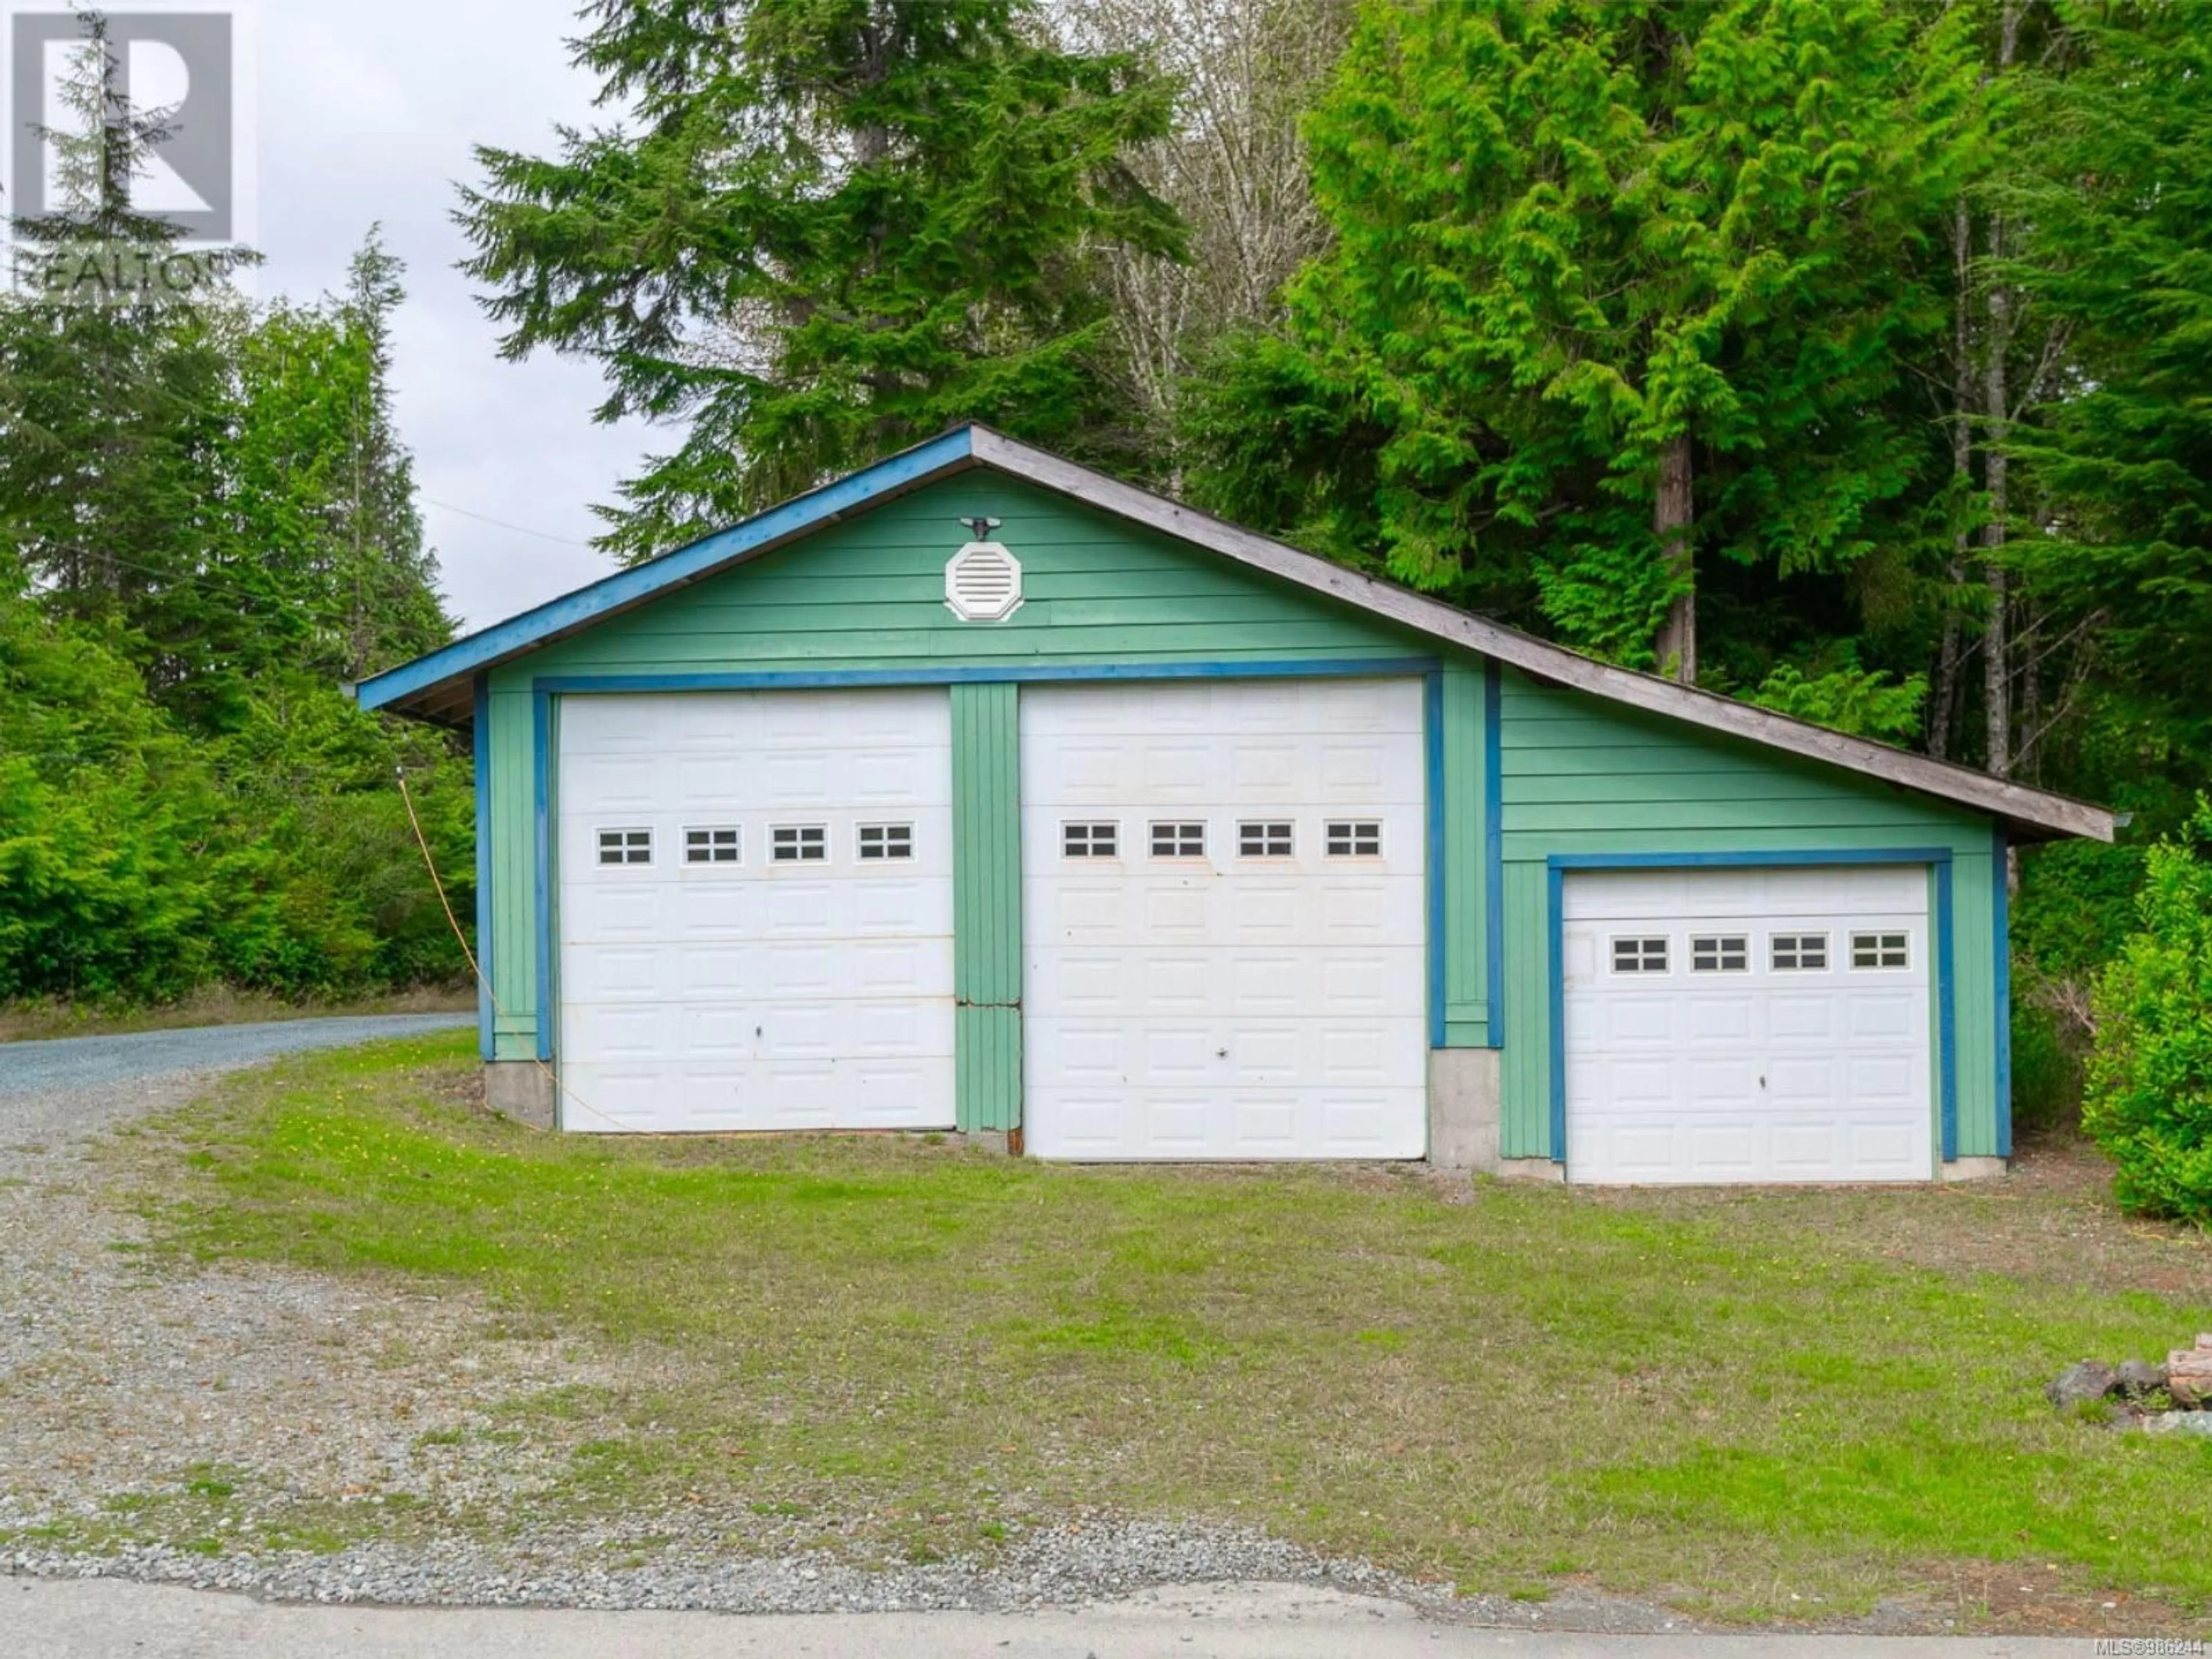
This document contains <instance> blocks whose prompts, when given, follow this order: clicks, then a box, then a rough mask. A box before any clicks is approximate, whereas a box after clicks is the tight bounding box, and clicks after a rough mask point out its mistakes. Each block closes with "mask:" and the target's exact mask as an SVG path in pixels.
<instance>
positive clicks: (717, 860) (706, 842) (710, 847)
mask: <svg viewBox="0 0 2212 1659" xmlns="http://www.w3.org/2000/svg"><path fill="white" fill-rule="evenodd" d="M737 861H738V832H737V829H735V827H732V828H728V829H686V830H685V831H684V863H686V864H735V863H736V862H737Z"/></svg>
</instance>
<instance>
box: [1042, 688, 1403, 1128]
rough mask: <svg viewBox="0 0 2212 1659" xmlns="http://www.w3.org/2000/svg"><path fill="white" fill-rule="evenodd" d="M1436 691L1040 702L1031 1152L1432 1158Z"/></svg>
mask: <svg viewBox="0 0 2212 1659" xmlns="http://www.w3.org/2000/svg"><path fill="white" fill-rule="evenodd" d="M1421 726H1422V695H1421V687H1420V685H1419V683H1418V682H1406V681H1353V682H1342V681H1336V682H1332V681H1261V682H1244V683H1241V684H1240V683H1235V682H1222V681H1214V682H1209V683H1206V684H1169V685H1128V686H1085V687H1047V688H1038V689H1035V690H1031V689H1028V688H1024V690H1023V692H1022V699H1021V750H1022V794H1023V860H1024V864H1023V868H1024V884H1023V907H1024V918H1025V921H1024V927H1025V929H1026V933H1027V944H1028V949H1027V953H1026V955H1027V981H1026V983H1025V985H1024V1003H1025V1006H1026V1008H1027V1010H1028V1013H1027V1018H1026V1022H1025V1036H1024V1079H1025V1086H1024V1111H1023V1115H1024V1129H1025V1134H1026V1138H1027V1145H1028V1147H1029V1149H1030V1151H1031V1152H1035V1153H1036V1154H1037V1155H1038V1156H1041V1157H1046V1158H1096V1159H1109V1158H1239V1159H1241V1158H1419V1157H1420V1156H1421V1155H1422V1152H1424V1150H1425V1143H1426V1119H1425V1109H1424V1098H1425V1091H1424V1084H1425V1075H1424V1073H1425V1063H1426V1059H1427V1054H1426V1041H1425V1002H1424V998H1425V974H1424V972H1423V967H1422V962H1423V957H1422V951H1423V940H1424V939H1425V933H1426V929H1425V923H1424V889H1423V878H1422V870H1423V865H1424V860H1425V840H1426V834H1425V814H1424V811H1423V806H1422V799H1423V788H1422V754H1423V747H1422V739H1421Z"/></svg>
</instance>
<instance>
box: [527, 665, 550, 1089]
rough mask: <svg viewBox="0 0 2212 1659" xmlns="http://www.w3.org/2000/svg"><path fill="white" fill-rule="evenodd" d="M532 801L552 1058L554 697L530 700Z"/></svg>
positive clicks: (541, 1024) (543, 1016)
mask: <svg viewBox="0 0 2212 1659" xmlns="http://www.w3.org/2000/svg"><path fill="white" fill-rule="evenodd" d="M530 767H531V774H532V778H531V803H532V810H533V811H534V812H535V814H536V820H537V841H538V846H537V849H536V850H537V886H538V903H537V907H536V908H537V912H538V915H537V922H538V987H537V988H538V1059H540V1060H550V1059H552V1058H553V832H552V822H551V818H552V811H551V809H552V800H553V699H552V698H551V697H550V696H547V695H546V694H545V693H544V692H543V691H540V692H538V694H537V695H536V696H533V697H532V698H531V700H530Z"/></svg>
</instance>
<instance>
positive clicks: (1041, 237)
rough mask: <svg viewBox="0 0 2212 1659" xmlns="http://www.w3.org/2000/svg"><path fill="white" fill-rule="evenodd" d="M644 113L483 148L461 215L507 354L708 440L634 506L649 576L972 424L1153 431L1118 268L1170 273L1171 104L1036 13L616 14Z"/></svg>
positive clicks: (608, 78)
mask: <svg viewBox="0 0 2212 1659" xmlns="http://www.w3.org/2000/svg"><path fill="white" fill-rule="evenodd" d="M592 11H593V15H594V16H595V18H596V25H597V26H596V27H594V28H593V29H592V32H591V33H590V34H589V35H587V36H586V38H585V40H583V41H582V43H581V45H580V50H579V52H578V58H577V61H578V62H579V64H581V65H582V66H583V67H584V68H586V69H587V70H591V71H592V73H594V74H596V75H597V76H599V77H600V80H601V82H602V84H603V101H604V102H605V103H606V104H607V105H609V106H611V107H614V108H618V109H621V110H622V111H623V112H624V114H623V120H622V122H621V123H620V124H619V125H615V126H611V127H609V128H606V129H602V130H599V131H592V132H589V133H585V132H580V131H563V132H562V138H561V150H560V154H559V155H557V156H556V157H553V158H550V159H548V158H540V157H533V156H528V155H519V154H516V153H514V152H512V151H506V150H494V149H486V150H483V151H480V152H479V155H480V158H481V160H482V162H483V168H484V172H485V175H486V179H485V183H484V185H483V188H482V189H480V190H475V191H468V192H466V194H465V204H464V207H463V210H462V213H461V221H462V222H463V224H464V225H465V227H466V228H467V230H468V233H469V234H470V236H471V239H472V240H473V241H474V243H475V246H476V247H477V256H476V258H475V259H474V261H473V262H472V264H471V266H470V269H471V272H472V274H473V275H475V276H477V277H478V278H479V279H481V280H483V282H485V283H489V285H490V286H491V289H492V290H493V291H492V296H491V298H490V300H489V307H490V309H491V311H492V313H493V314H494V315H495V317H497V318H498V319H500V320H501V322H503V323H505V324H506V325H507V326H508V330H509V331H508V333H507V337H506V341H505V349H506V350H507V354H508V355H509V356H521V355H524V354H526V353H528V352H530V351H532V350H534V349H537V348H538V347H541V346H550V347H552V348H554V349H558V350H562V351H569V352H576V353H580V354H583V355H585V356H590V357H592V358H595V359H597V360H598V361H599V362H600V363H601V364H603V365H604V367H605V370H606V374H607V380H608V384H609V387H610V391H609V396H608V398H607V400H606V402H605V404H604V405H603V406H602V408H601V410H600V414H601V415H602V416H603V417H605V418H608V419H613V418H616V417H618V416H626V415H642V416H648V417H651V418H653V419H656V420H661V421H667V422H672V423H678V424H681V425H684V426H685V427H686V428H688V430H687V432H686V435H685V439H684V442H683V443H682V444H681V445H680V446H679V447H678V448H676V449H675V450H674V451H673V452H671V453H667V454H665V455H661V456H659V457H657V458H655V459H653V460H652V461H651V462H650V463H649V464H648V465H647V468H646V470H645V471H643V472H642V473H641V475H640V476H639V477H636V478H635V479H633V480H631V481H630V482H629V483H627V484H626V485H625V486H624V492H623V493H624V495H625V496H626V498H627V499H626V501H625V502H624V504H623V506H621V507H618V508H616V509H612V510H610V511H609V513H608V516H609V518H610V520H611V521H612V524H613V529H612V530H611V533H610V534H609V535H608V537H607V538H606V542H607V544H608V545H610V546H611V547H612V548H614V549H615V550H617V551H619V552H620V553H622V554H623V555H625V556H629V557H631V558H637V557H642V556H648V555H650V554H653V553H655V552H659V551H662V550H665V549H667V548H669V547H671V546H673V545H677V544H681V543H682V542H684V541H685V540H687V539H690V538H693V537H696V536H697V535H699V534H701V533H702V532H705V531H707V530H708V529H711V528H714V527H716V526H720V525H722V524H726V523H727V522H729V521H730V520H732V519H734V518H737V517H739V516H742V515H743V514H744V513H748V512H750V511H753V510H756V509H757V508H759V507H763V506H765V505H767V504H768V503H769V502H771V501H775V500H777V499H779V498H781V497H783V496H786V495H791V494H793V493H794V492H797V491H799V490H802V489H807V488H810V487H811V486H812V485H814V484H816V483H820V482H821V481H823V479H824V478H825V477H829V476H831V475H833V474H835V473H837V472H840V471H844V470H846V469H848V468H850V467H852V466H854V465H859V464H860V463H862V462H865V461H867V460H871V459H874V458H876V457H877V456H878V455H880V454H882V453H884V452H885V451H886V450H889V449H891V448H895V447H897V446H899V445H901V444H904V443H908V442H911V441H915V440H916V439H919V438H922V437H927V436H928V435H931V434H933V433H934V432H936V431H937V430H939V429H940V428H943V427H944V426H945V425H946V424H948V423H950V422H955V421H958V420H963V419H966V418H970V417H973V418H976V419H980V420H984V421H989V422H995V423H998V424H1000V425H1002V426H1005V427H1006V428H1010V429H1012V430H1013V431H1015V432H1018V433H1020V434H1022V435H1026V436H1030V437H1034V438H1037V439H1039V440H1042V441H1048V442H1052V443H1054V444H1057V445H1060V446H1062V447H1069V448H1073V449H1074V450H1076V451H1078V452H1079V453H1089V454H1091V455H1092V456H1093V457H1094V458H1099V459H1111V458H1112V456H1113V454H1114V452H1115V449H1116V447H1117V446H1119V445H1121V444H1122V443H1126V442H1128V441H1132V440H1131V436H1130V428H1131V424H1132V422H1131V416H1130V412H1129V410H1128V408H1127V399H1126V397H1125V395H1124V394H1123V393H1122V392H1120V391H1119V390H1118V389H1117V380H1118V377H1116V376H1115V374H1112V373H1110V372H1109V370H1110V365H1109V364H1108V363H1107V362H1105V361H1104V355H1105V354H1107V353H1108V352H1109V351H1110V350H1111V349H1112V342H1113V339H1114V334H1113V330H1112V327H1111V322H1110V319H1109V316H1108V314H1107V312H1106V309H1105V304H1104V301H1103V295H1102V294H1101V293H1100V291H1099V289H1100V285H1099V284H1098V283H1096V282H1095V281H1094V279H1093V272H1092V270H1091V266H1090V263H1089V258H1088V255H1089V253H1090V252H1091V250H1092V249H1094V248H1095V247H1097V246H1100V245H1103V244H1115V245H1119V246H1127V247H1130V248H1133V249H1135V250H1138V251H1139V252H1145V253H1150V254H1158V255H1168V254H1171V253H1173V252H1175V251H1176V249H1177V247H1178V246H1179V234H1178V231H1177V228H1176V222H1175V219H1174V216H1173V215H1172V213H1170V211H1169V210H1167V209H1166V208H1165V207H1164V206H1163V205H1162V204H1160V203H1159V202H1158V200H1156V199H1155V198H1154V197H1152V195H1151V194H1150V193H1149V192H1148V191H1146V190H1145V189H1144V188H1143V187H1142V186H1141V185H1139V184H1138V183H1137V181H1136V179H1135V178H1134V175H1133V173H1131V172H1130V171H1129V169H1128V167H1127V165H1126V164H1125V161H1124V159H1123V158H1124V155H1125V153H1126V152H1127V150H1128V149H1130V148H1131V147H1132V146H1133V145H1135V144H1137V143H1141V142H1143V141H1145V140H1147V139H1151V138H1154V137H1158V136H1159V135H1160V134H1161V133H1163V132H1164V131H1165V130H1166V125H1167V122H1168V118H1169V112H1170V89H1169V88H1167V87H1166V86H1165V85H1164V83H1163V82H1160V81H1159V80H1158V79H1157V78H1156V77H1153V76H1150V75H1148V74H1146V72H1145V71H1144V70H1142V69H1141V67H1140V66H1139V64H1138V63H1137V62H1136V61H1135V60H1134V59H1133V58H1129V57H1126V56H1118V55H1112V54H1103V55H1089V56H1086V55H1082V54H1077V53H1072V52H1062V51H1059V50H1056V49H1055V48H1054V47H1053V46H1050V45H1048V44H1047V43H1046V42H1045V40H1044V36H1043V31H1042V29H1041V28H1039V27H1036V20H1035V19H1034V18H1033V16H1032V15H1031V14H1030V7H1029V5H1028V4H1026V3H1025V0H932V3H930V4H927V5H917V4H913V3H909V0H598V3H597V4H596V5H595V6H594V7H593V8H592Z"/></svg>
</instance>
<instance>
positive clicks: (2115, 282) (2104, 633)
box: [2006, 0, 2212, 829]
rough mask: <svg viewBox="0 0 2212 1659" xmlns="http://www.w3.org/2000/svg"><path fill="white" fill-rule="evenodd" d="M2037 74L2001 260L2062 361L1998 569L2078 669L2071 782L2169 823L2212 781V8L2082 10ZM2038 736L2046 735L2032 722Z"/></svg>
mask: <svg viewBox="0 0 2212 1659" xmlns="http://www.w3.org/2000/svg"><path fill="white" fill-rule="evenodd" d="M2061 17H2062V21H2063V24H2064V26H2065V27H2066V30H2067V32H2068V33H2069V35H2070V36H2071V40H2070V46H2071V47H2072V56H2073V58H2074V59H2075V62H2074V64H2073V66H2072V67H2070V69H2069V70H2068V72H2065V73H2063V74H2059V73H2051V72H2048V71H2045V72H2044V73H2042V74H2039V76H2037V78H2036V80H2035V82H2034V84H2033V87H2032V88H2029V89H2028V91H2027V94H2025V98H2024V101H2025V103H2026V105H2027V108H2026V111H2025V112H2024V118H2023V120H2022V123H2021V125H2022V130H2023V131H2024V132H2026V133H2027V134H2029V135H2031V137H2032V139H2033V143H2032V144H2031V145H2030V147H2028V149H2027V153H2026V155H2024V156H2023V158H2022V160H2023V161H2024V162H2025V163H2026V165H2023V166H2021V167H2018V168H2016V169H2015V173H2014V182H2013V185H2012V189H2011V191H2010V193H2009V206H2010V207H2011V209H2012V210H2013V212H2014V213H2015V215H2016V216H2018V217H2019V218H2020V219H2021V221H2022V222H2025V223H2026V224H2027V226H2028V227H2029V228H2028V230H2027V234H2026V236H2025V239H2024V241H2025V246H2023V248H2022V250H2021V255H2020V257H2019V258H2018V259H2017V260H2015V262H2014V263H2013V264H2011V266H2010V267H2009V269H2008V271H2007V273H2006V275H2007V276H2008V280H2010V281H2011V282H2013V283H2016V284H2018V285H2019V286H2020V287H2021V289H2024V290H2025V291H2026V292H2027V293H2028V294H2029V295H2033V298H2034V300H2035V301H2036V302H2037V303H2038V304H2039V306H2040V307H2043V308H2044V309H2045V310H2046V311H2047V312H2049V313H2051V316H2052V317H2053V319H2055V325H2056V326H2057V329H2059V330H2060V331H2062V332H2063V336H2064V337H2065V338H2066V340H2067V343H2068V363H2069V373H2067V374H2063V375H2062V376H2058V377H2055V384H2054V386H2053V387H2052V389H2051V395H2047V396H2046V397H2045V399H2044V400H2043V403H2042V405H2041V407H2040V408H2039V409H2038V410H2036V415H2037V419H2036V420H2035V421H2034V422H2033V423H2032V424H2029V425H2027V426H2024V427H2023V428H2021V429H2020V430H2019V431H2017V432H2015V434H2013V435H2012V436H2011V441H2010V444H2009V447H2010V448H2011V449H2012V451H2013V452H2014V453H2015V456H2016V458H2017V459H2019V461H2020V462H2021V465H2023V466H2024V467H2025V468H2026V470H2027V474H2028V477H2029V481H2030V483H2031V484H2032V485H2033V488H2034V489H2036V490H2038V491H2039V493H2040V494H2041V495H2043V496H2044V497H2045V500H2046V501H2047V502H2048V508H2047V511H2046V512H2045V515H2044V520H2045V522H2044V523H2043V525H2042V526H2039V528H2040V529H2041V530H2042V532H2043V533H2041V534H2038V535H2034V536H2028V537H2023V538H2019V539H2017V540H2015V542H2013V543H2012V544H2010V545H2009V547H2008V562H2009V563H2010V564H2011V565H2012V566H2014V567H2015V568H2016V569H2017V570H2018V572H2019V573H2020V575H2021V578H2022V580H2024V581H2025V583H2026V584H2027V590H2028V592H2029V593H2030V595H2031V596H2032V597H2033V598H2034V599H2036V600H2037V601H2038V602H2039V603H2040V604H2043V605H2047V606H2049V607H2050V609H2051V621H2050V622H2048V623H2046V624H2045V629H2046V632H2047V633H2048V634H2049V635H2051V636H2052V643H2051V645H2047V646H2045V647H2044V651H2045V654H2046V655H2050V654H2051V653H2052V652H2053V651H2054V650H2057V648H2058V647H2063V653H2062V654H2059V655H2057V657H2056V659H2055V660H2054V661H2052V662H2051V663H2050V664H2048V665H2045V666H2046V669H2047V671H2048V677H2049V678H2050V679H2051V682H2053V683H2054V684H2055V683H2057V679H2058V671H2059V670H2060V669H2061V668H2068V669H2072V670H2074V671H2075V684H2076V685H2077V687H2078V688H2079V695H2077V696H2074V697H2072V698H2066V699H2062V698H2059V697H2056V696H2053V697H2050V698H2048V699H2046V701H2049V702H2052V703H2054V704H2056V705H2057V707H2055V708H2051V709H2050V710H2048V711H2046V712H2045V713H2044V714H2043V715H2042V718H2043V719H2045V720H2050V719H2053V718H2056V717H2057V716H2060V715H2063V714H2067V713H2068V712H2069V710H2070V711H2071V712H2072V713H2074V714H2075V716H2076V726H2077V731H2076V734H2075V754H2074V756H2073V757H2071V759H2070V763H2069V766H2068V769H2067V771H2068V775H2069V776H2070V777H2072V778H2073V779H2074V780H2075V786H2076V787H2080V788H2082V789H2084V790H2087V791H2090V792H2093V793H2097V794H2098V795H2100V796H2101V797H2103V798H2105V799H2112V800H2115V801H2118V802H2119V803H2121V804H2124V805H2130V806H2133V807H2135V808H2136V809H2137V811H2138V812H2139V813H2142V814H2145V815H2147V816H2148V817H2149V818H2150V819H2151V820H2152V821H2153V822H2154V823H2155V824H2156V826H2157V827H2160V828H2165V829H2172V828H2176V827H2178V826H2179V823H2180V822H2181V821H2182V820H2183V819H2185V818H2186V817H2187V816H2188V815H2189V813H2190V811H2191V797H2192V793H2193V792H2194V791H2195V790H2196V789H2197V788H2201V787H2203V783H2204V781H2205V780H2206V779H2207V777H2208V776H2212V697H2208V696H2207V695H2206V686H2207V684H2208V678H2207V671H2206V668H2205V651H2206V647H2207V644H2208V642H2212V398H2208V395H2207V389H2208V388H2212V3H2208V0H2155V3H2120V4H2106V3H2076V4H2072V5H2069V6H2068V7H2066V8H2065V9H2064V10H2063V12H2062V14H2061ZM2034 735H2036V731H2035V729H2034V728H2031V730H2030V732H2028V733H2027V736H2029V737H2033V736H2034Z"/></svg>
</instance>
